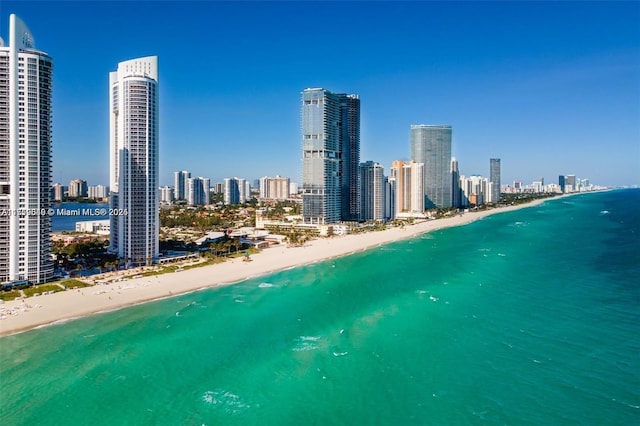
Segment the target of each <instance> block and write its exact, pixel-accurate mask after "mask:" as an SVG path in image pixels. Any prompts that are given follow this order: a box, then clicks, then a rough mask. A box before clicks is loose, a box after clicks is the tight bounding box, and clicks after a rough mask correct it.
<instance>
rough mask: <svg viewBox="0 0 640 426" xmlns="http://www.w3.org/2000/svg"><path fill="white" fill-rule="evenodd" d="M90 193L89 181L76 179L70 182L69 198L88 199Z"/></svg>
mask: <svg viewBox="0 0 640 426" xmlns="http://www.w3.org/2000/svg"><path fill="white" fill-rule="evenodd" d="M88 193H89V192H88V188H87V181H85V180H82V179H74V180H72V181H71V182H69V197H86V196H87V195H88Z"/></svg>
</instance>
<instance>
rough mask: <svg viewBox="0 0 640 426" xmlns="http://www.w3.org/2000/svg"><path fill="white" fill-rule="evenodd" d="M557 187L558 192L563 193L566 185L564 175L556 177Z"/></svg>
mask: <svg viewBox="0 0 640 426" xmlns="http://www.w3.org/2000/svg"><path fill="white" fill-rule="evenodd" d="M558 185H560V190H561V191H562V192H565V185H566V177H565V175H560V176H558Z"/></svg>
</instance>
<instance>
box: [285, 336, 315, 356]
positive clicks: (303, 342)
mask: <svg viewBox="0 0 640 426" xmlns="http://www.w3.org/2000/svg"><path fill="white" fill-rule="evenodd" d="M319 341H320V336H300V337H298V338H297V339H296V343H295V345H294V346H293V348H291V350H292V351H295V352H304V351H313V350H316V349H318V348H319V346H318V342H319Z"/></svg>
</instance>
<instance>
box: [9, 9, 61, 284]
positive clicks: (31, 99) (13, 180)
mask: <svg viewBox="0 0 640 426" xmlns="http://www.w3.org/2000/svg"><path fill="white" fill-rule="evenodd" d="M52 68H53V61H52V59H51V58H50V57H49V56H48V55H47V54H46V53H44V52H42V51H39V50H36V48H35V44H34V39H33V36H32V34H31V32H30V31H29V28H27V26H26V25H25V23H24V22H23V21H22V20H21V19H20V18H18V17H17V16H16V15H13V14H12V15H11V16H10V17H9V43H8V45H5V43H4V41H3V40H2V39H0V210H1V211H2V213H3V214H2V215H0V282H7V281H22V280H29V281H31V282H36V283H40V282H46V281H48V280H49V279H50V278H51V277H52V275H53V262H52V261H51V216H50V215H49V214H48V210H49V208H50V206H51V204H50V203H51V197H50V191H51V95H52V81H51V79H52Z"/></svg>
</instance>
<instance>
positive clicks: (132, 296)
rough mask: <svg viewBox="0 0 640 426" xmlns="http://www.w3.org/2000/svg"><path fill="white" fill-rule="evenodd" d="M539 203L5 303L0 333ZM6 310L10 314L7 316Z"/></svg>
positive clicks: (232, 279) (238, 278)
mask: <svg viewBox="0 0 640 426" xmlns="http://www.w3.org/2000/svg"><path fill="white" fill-rule="evenodd" d="M543 201H544V200H536V201H533V202H530V203H527V204H522V205H516V206H511V207H503V208H497V209H491V210H485V211H480V212H469V213H465V214H463V215H459V216H455V217H451V218H446V219H438V220H431V221H424V222H420V223H416V224H414V225H410V226H405V227H403V228H393V229H387V230H384V231H378V232H367V233H362V234H354V235H346V236H340V237H337V236H334V237H331V238H320V239H316V240H312V241H309V242H308V243H306V244H305V245H304V246H303V247H285V246H273V247H270V248H268V249H265V250H262V251H261V252H260V253H257V254H254V255H252V256H251V262H243V259H242V258H235V259H231V260H228V261H226V262H224V263H221V264H216V265H209V266H203V267H200V268H194V269H187V270H184V271H180V272H174V273H168V274H162V275H156V276H150V277H141V278H135V279H129V280H126V281H121V282H117V283H110V284H106V285H96V286H92V287H86V288H81V289H77V290H76V289H74V290H68V291H62V292H58V293H54V294H47V295H40V296H34V297H29V298H26V299H22V300H14V301H10V302H5V303H3V304H1V305H0V308H1V309H2V311H3V312H4V313H3V314H2V316H1V318H2V319H1V320H0V335H8V334H14V333H18V332H21V331H26V330H29V329H32V328H35V327H39V326H43V325H49V324H53V323H56V322H61V321H68V320H70V319H74V318H80V317H83V316H87V315H91V314H95V313H99V312H106V311H112V310H116V309H121V308H124V307H127V306H132V305H136V304H140V303H144V302H148V301H152V300H158V299H162V298H167V297H172V296H176V295H179V294H183V293H187V292H192V291H196V290H200V289H205V288H212V287H216V286H223V285H230V284H233V283H237V282H239V281H243V280H245V279H247V278H254V277H259V276H262V275H268V274H270V273H273V272H277V271H280V270H283V269H287V268H291V267H295V266H301V265H306V264H310V263H314V262H318V261H322V260H326V259H330V258H333V257H339V256H344V255H348V254H351V253H354V252H357V251H362V250H366V249H369V248H372V247H376V246H379V245H382V244H386V243H390V242H393V241H398V240H403V239H407V238H411V237H414V236H417V235H421V234H424V233H426V232H430V231H434V230H437V229H443V228H448V227H453V226H460V225H464V224H467V223H470V222H473V221H475V220H479V219H482V218H484V217H486V216H489V215H492V214H497V213H504V212H508V211H513V210H517V209H521V208H526V207H532V206H535V205H539V204H541V203H542V202H543ZM9 311H12V312H13V313H14V314H12V315H8V314H5V313H7V312H9Z"/></svg>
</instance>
